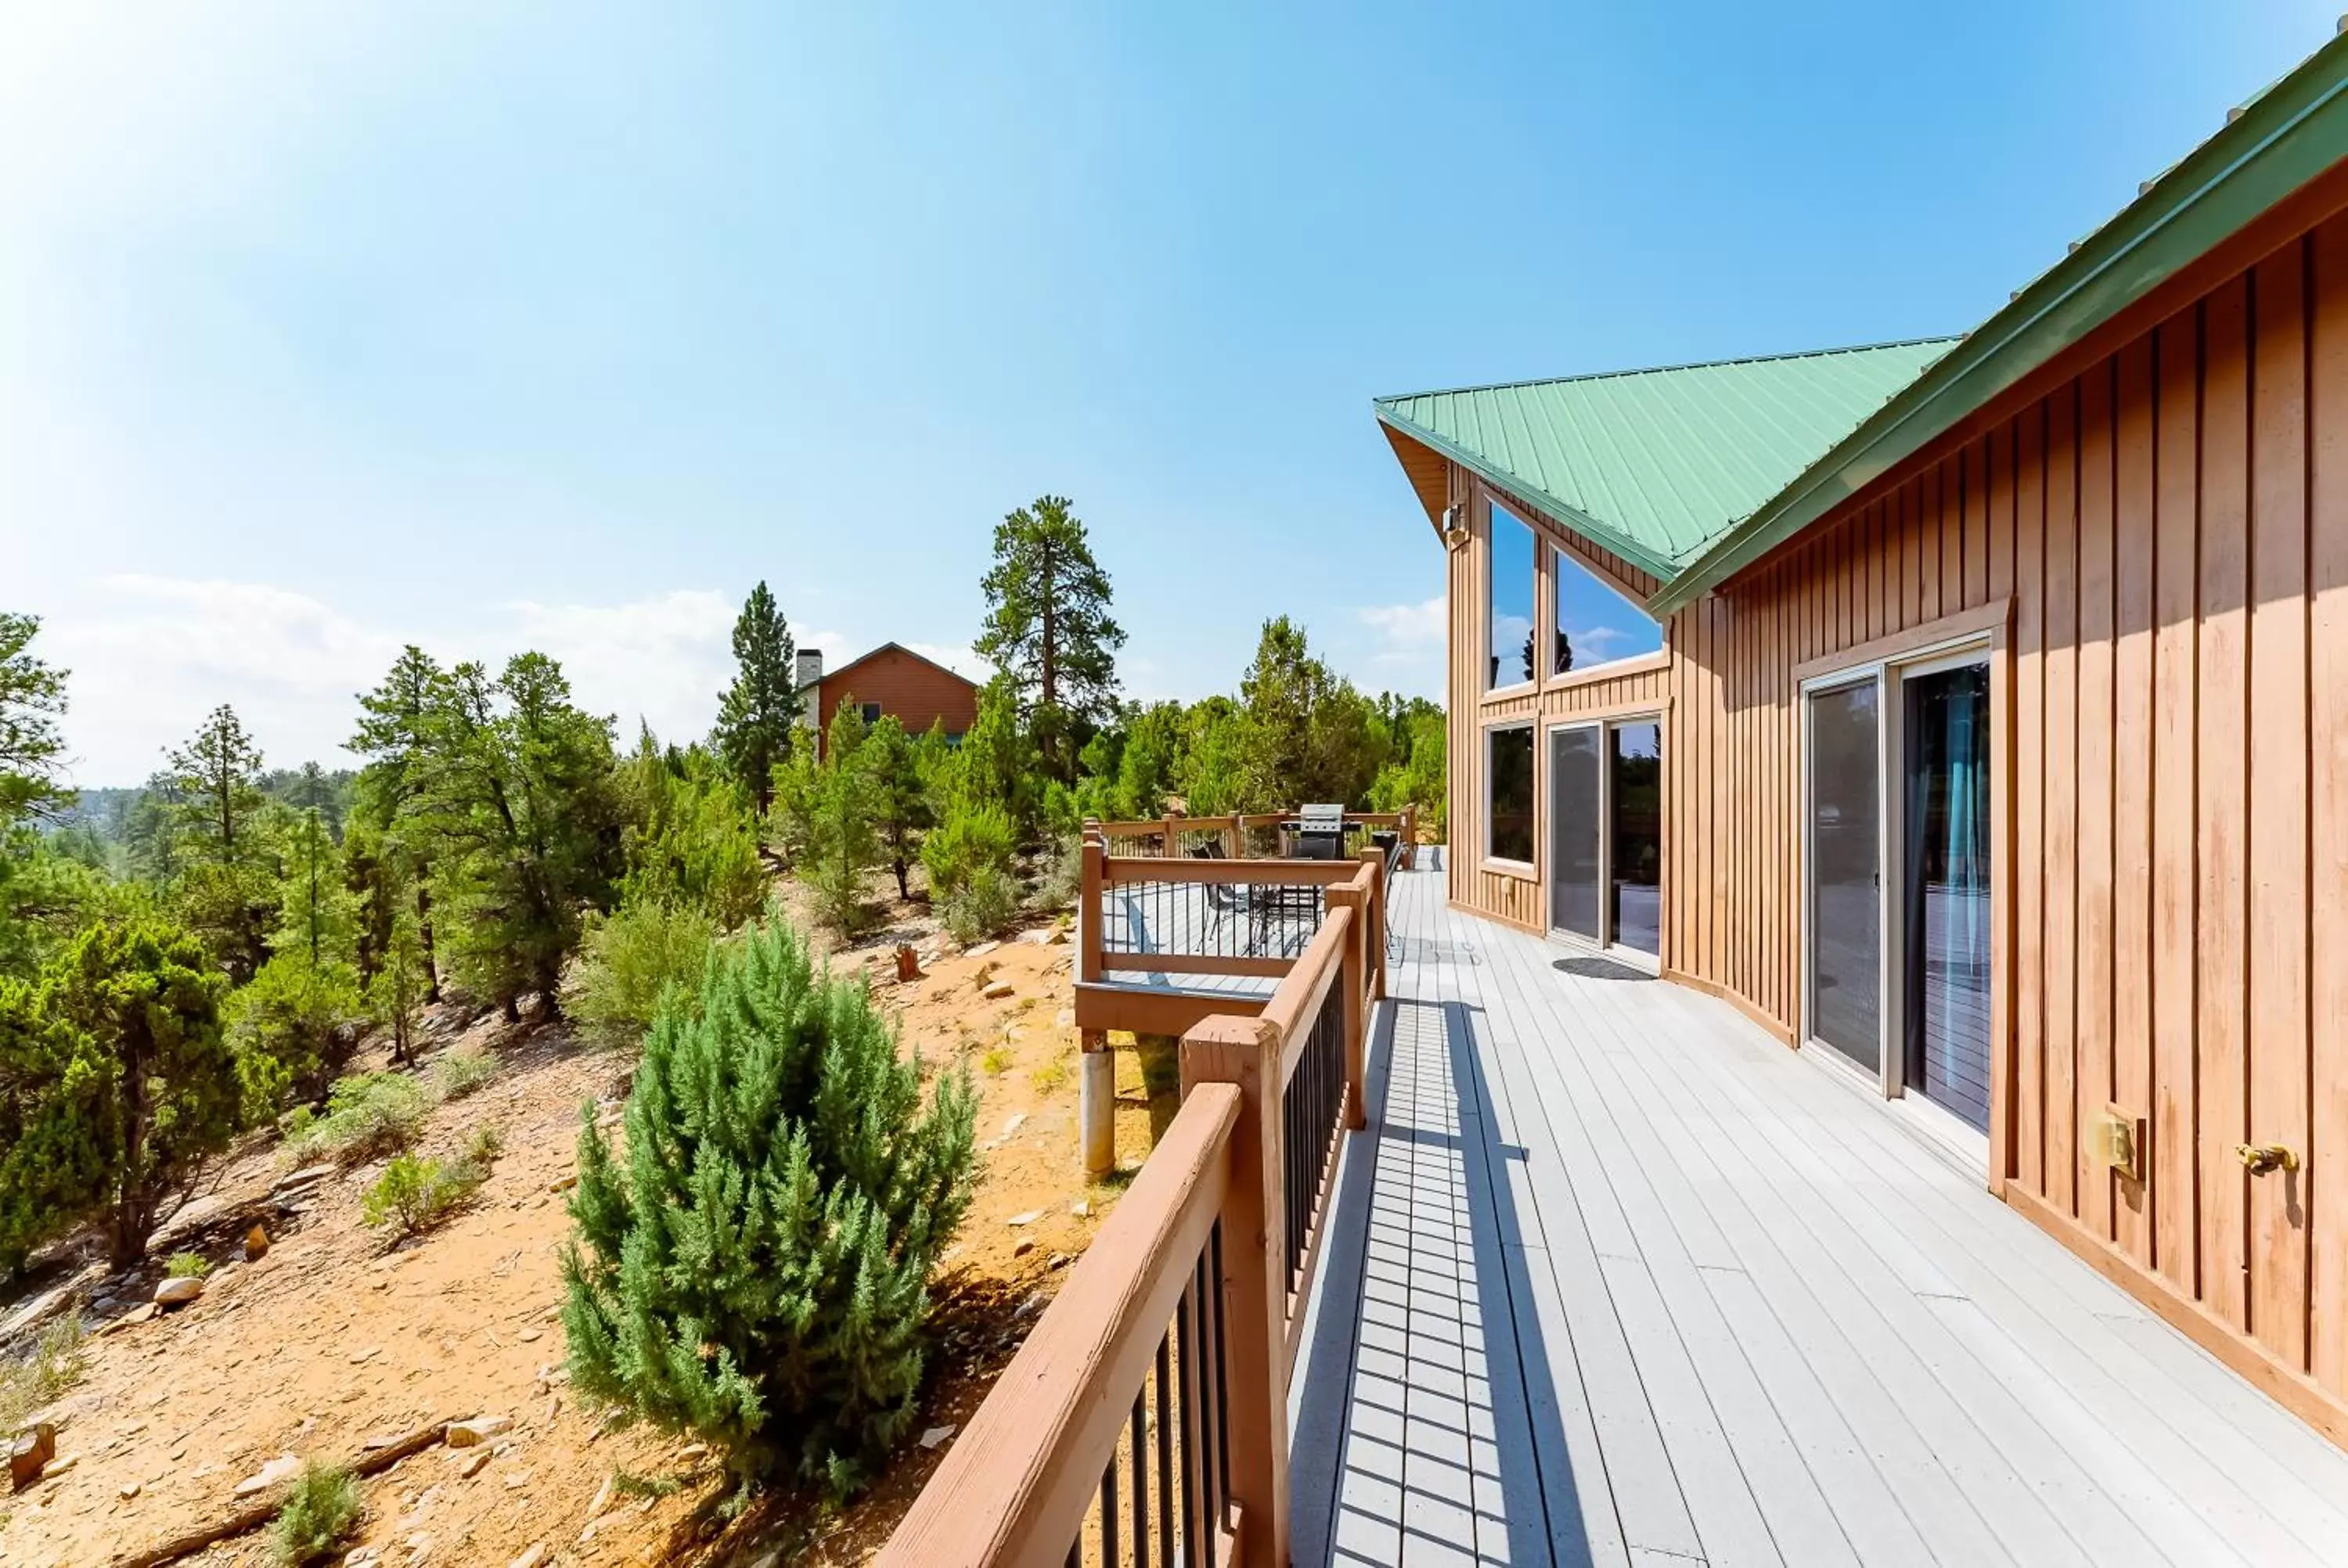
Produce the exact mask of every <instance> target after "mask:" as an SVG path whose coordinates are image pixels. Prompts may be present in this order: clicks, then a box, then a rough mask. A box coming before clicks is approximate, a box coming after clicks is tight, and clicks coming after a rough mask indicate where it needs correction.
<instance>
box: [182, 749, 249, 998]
mask: <svg viewBox="0 0 2348 1568" xmlns="http://www.w3.org/2000/svg"><path fill="white" fill-rule="evenodd" d="M169 770H170V774H171V778H172V783H173V784H174V787H175V792H176V793H177V794H178V796H179V801H180V804H179V806H178V810H177V812H176V814H175V819H174V824H173V845H174V851H175V856H176V858H177V860H178V861H179V865H180V870H179V876H178V881H177V885H176V886H175V887H174V890H173V893H174V899H175V901H176V903H177V906H178V907H179V908H180V911H181V912H182V913H183V915H184V916H185V917H186V919H187V922H188V924H189V926H190V927H191V928H192V929H193V930H194V932H195V933H196V935H197V936H198V937H199V938H201V939H202V940H203V943H204V946H205V948H207V949H208V950H210V951H211V954H212V957H213V958H214V959H215V961H217V962H218V963H219V964H220V966H221V968H223V969H224V970H226V971H227V973H228V976H229V979H231V980H232V981H233V982H234V983H236V984H239V985H242V984H243V983H244V982H245V981H247V980H250V979H252V976H253V973H254V971H256V970H257V969H259V968H260V967H261V966H262V964H263V962H264V961H266V959H267V958H268V956H269V952H268V935H269V927H270V924H271V922H272V920H273V918H274V916H275V905H274V903H273V900H272V897H271V894H272V891H273V867H272V866H270V864H269V854H268V851H269V845H268V844H267V842H266V836H265V835H266V828H265V823H266V819H267V813H268V811H269V810H270V809H271V807H270V802H269V797H268V796H266V795H265V794H263V793H262V791H261V748H260V747H258V746H256V745H254V744H253V743H252V738H251V737H250V736H248V735H247V734H246V733H245V730H244V724H243V722H242V720H240V719H239V718H238V717H237V716H236V710H235V709H233V708H232V707H230V706H228V705H227V704H226V703H222V704H221V706H219V707H218V708H215V709H213V710H212V712H211V717H210V718H208V719H206V720H205V721H204V723H203V727H202V728H201V729H200V730H198V731H197V732H196V733H195V735H194V736H193V738H191V740H190V741H189V742H188V743H187V744H186V745H184V746H181V747H179V748H178V749H176V750H174V751H172V752H171V753H170V754H169Z"/></svg>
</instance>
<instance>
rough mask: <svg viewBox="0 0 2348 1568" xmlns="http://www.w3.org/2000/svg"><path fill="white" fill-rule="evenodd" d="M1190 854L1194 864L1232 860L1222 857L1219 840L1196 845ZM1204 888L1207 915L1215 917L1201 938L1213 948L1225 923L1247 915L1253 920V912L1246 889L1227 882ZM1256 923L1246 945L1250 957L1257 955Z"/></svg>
mask: <svg viewBox="0 0 2348 1568" xmlns="http://www.w3.org/2000/svg"><path fill="white" fill-rule="evenodd" d="M1189 854H1190V858H1191V859H1193V860H1228V859H1229V858H1231V857H1230V856H1227V855H1225V854H1224V853H1223V841H1222V840H1221V839H1220V838H1210V839H1209V840H1207V842H1206V843H1204V844H1201V845H1196V846H1195V847H1193V848H1192V849H1191V850H1190V852H1189ZM1203 886H1205V887H1206V889H1207V911H1208V913H1209V914H1210V915H1211V916H1213V918H1212V919H1210V921H1208V922H1207V929H1206V932H1205V934H1204V935H1203V936H1202V937H1201V938H1200V946H1201V947H1208V948H1211V947H1212V946H1213V942H1214V937H1215V933H1216V932H1218V931H1220V930H1221V929H1222V928H1223V925H1224V923H1225V922H1226V921H1228V920H1229V919H1230V918H1231V917H1232V916H1233V915H1237V914H1241V913H1242V912H1245V913H1248V914H1250V915H1251V916H1252V913H1253V911H1252V910H1251V908H1250V900H1249V899H1248V897H1247V893H1246V890H1245V889H1244V888H1241V887H1235V886H1232V885H1231V884H1230V883H1228V882H1209V883H1205V884H1203ZM1254 932H1255V927H1254V921H1253V919H1252V918H1251V919H1250V921H1249V925H1248V945H1247V946H1248V952H1249V954H1250V955H1252V953H1253V952H1254V947H1255V942H1254Z"/></svg>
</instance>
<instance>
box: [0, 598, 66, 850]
mask: <svg viewBox="0 0 2348 1568" xmlns="http://www.w3.org/2000/svg"><path fill="white" fill-rule="evenodd" d="M39 630H41V622H40V620H39V618H38V617H36V616H30V615H11V614H8V613H6V612H5V611H0V831H5V830H6V829H8V828H11V827H13V826H15V825H16V824H17V823H19V822H22V821H23V820H25V819H26V817H28V816H34V815H50V814H53V813H55V812H56V811H57V810H59V809H60V808H62V807H63V806H65V805H66V804H68V803H69V802H70V800H71V798H72V796H71V793H70V792H69V791H67V789H66V788H65V787H64V786H63V785H61V784H59V783H58V782H57V764H58V763H59V761H60V760H61V759H62V758H63V756H64V754H65V736H64V734H63V733H62V732H61V731H59V729H58V728H57V721H58V720H59V719H61V718H63V717H64V716H65V711H66V671H63V670H57V669H53V668H51V667H50V666H49V665H47V664H45V663H43V662H42V661H40V660H38V659H36V658H35V657H34V656H33V655H32V654H31V653H29V652H27V651H26V650H27V649H28V648H29V647H30V646H31V644H32V641H33V638H34V636H35V634H36V633H37V632H38V631H39Z"/></svg>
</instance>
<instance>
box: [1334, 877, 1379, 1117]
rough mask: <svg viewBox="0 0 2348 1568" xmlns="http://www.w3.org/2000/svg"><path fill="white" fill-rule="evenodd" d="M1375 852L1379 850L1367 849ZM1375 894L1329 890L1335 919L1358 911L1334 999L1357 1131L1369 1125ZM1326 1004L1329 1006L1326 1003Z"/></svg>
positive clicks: (1356, 885) (1358, 887)
mask: <svg viewBox="0 0 2348 1568" xmlns="http://www.w3.org/2000/svg"><path fill="white" fill-rule="evenodd" d="M1365 853H1366V854H1371V855H1375V854H1376V853H1377V852H1376V851H1375V850H1369V851H1365ZM1374 899H1375V893H1374V892H1373V891H1372V888H1371V887H1369V886H1363V885H1362V883H1361V882H1359V881H1354V882H1349V883H1345V884H1343V885H1341V886H1335V887H1332V888H1330V889H1329V913H1330V915H1331V917H1333V918H1334V917H1335V915H1336V912H1337V911H1338V910H1340V909H1351V910H1352V911H1353V912H1354V919H1353V927H1352V929H1350V930H1349V931H1348V932H1347V933H1346V935H1345V951H1344V957H1343V958H1341V959H1340V960H1339V961H1338V965H1337V989H1336V994H1335V995H1334V998H1332V1000H1334V1002H1335V1003H1336V1004H1337V1008H1338V1012H1339V1016H1340V1017H1342V1018H1343V1019H1344V1029H1345V1111H1344V1116H1345V1125H1346V1127H1347V1128H1348V1129H1349V1130H1351V1131H1353V1132H1360V1131H1361V1130H1362V1129H1363V1128H1364V1127H1365V1126H1367V1125H1368V1124H1369V1114H1368V1105H1367V1102H1366V1101H1365V1099H1364V1096H1363V1091H1362V1055H1363V1046H1364V1042H1365V1040H1367V1038H1368V1035H1369V1030H1368V1029H1367V1027H1366V1024H1367V1021H1368V1018H1369V1008H1368V1007H1367V1005H1366V995H1365V992H1366V988H1367V985H1368V979H1369V963H1368V958H1369V947H1370V942H1369V938H1370V906H1371V904H1372V902H1373V901H1374ZM1322 1005H1323V1006H1324V1007H1325V1006H1327V1005H1329V1004H1328V1003H1326V1002H1324V1003H1323V1004H1322Z"/></svg>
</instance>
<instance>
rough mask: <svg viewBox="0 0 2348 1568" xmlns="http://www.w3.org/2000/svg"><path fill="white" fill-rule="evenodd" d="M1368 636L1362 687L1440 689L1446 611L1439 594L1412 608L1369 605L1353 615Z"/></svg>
mask: <svg viewBox="0 0 2348 1568" xmlns="http://www.w3.org/2000/svg"><path fill="white" fill-rule="evenodd" d="M1354 614H1355V615H1356V616H1357V617H1358V618H1359V619H1360V620H1361V622H1362V624H1363V625H1364V626H1365V627H1367V628H1368V629H1369V630H1370V632H1371V633H1372V637H1371V641H1370V646H1369V648H1368V649H1367V651H1366V654H1365V657H1366V660H1367V666H1366V668H1365V669H1362V670H1360V671H1358V674H1359V676H1360V677H1361V678H1362V679H1363V681H1364V683H1365V684H1366V685H1369V686H1372V687H1392V688H1394V689H1395V690H1396V691H1401V692H1416V693H1418V694H1421V695H1426V696H1432V695H1435V694H1437V693H1438V692H1441V691H1442V690H1443V659H1444V653H1445V646H1446V640H1447V637H1448V635H1449V620H1450V607H1449V605H1448V604H1447V601H1446V600H1445V598H1444V596H1443V595H1442V594H1439V593H1438V594H1437V595H1436V596H1435V597H1434V598H1432V599H1427V600H1420V601H1419V602H1417V603H1416V604H1374V605H1369V606H1366V607H1365V608H1363V609H1360V610H1355V611H1354Z"/></svg>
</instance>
